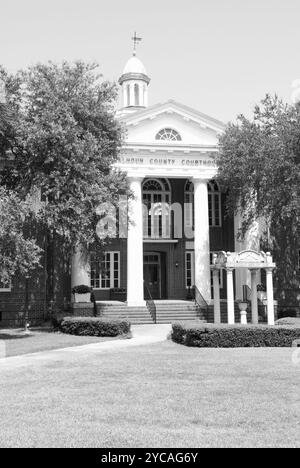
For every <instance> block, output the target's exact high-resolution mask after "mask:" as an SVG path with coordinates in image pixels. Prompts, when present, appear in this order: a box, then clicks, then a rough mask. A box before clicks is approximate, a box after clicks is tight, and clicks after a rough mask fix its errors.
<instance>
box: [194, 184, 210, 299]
mask: <svg viewBox="0 0 300 468" xmlns="http://www.w3.org/2000/svg"><path fill="white" fill-rule="evenodd" d="M193 182H194V212H195V213H194V217H195V285H196V287H197V288H198V290H199V291H200V293H201V294H202V296H203V297H204V299H205V300H206V301H207V302H209V301H210V300H211V290H210V287H211V286H210V258H209V218H208V189H207V180H202V179H194V180H193Z"/></svg>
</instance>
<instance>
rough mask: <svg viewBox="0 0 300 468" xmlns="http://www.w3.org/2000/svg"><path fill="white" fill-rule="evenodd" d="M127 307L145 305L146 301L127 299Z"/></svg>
mask: <svg viewBox="0 0 300 468" xmlns="http://www.w3.org/2000/svg"><path fill="white" fill-rule="evenodd" d="M126 305H127V307H146V301H127V302H126Z"/></svg>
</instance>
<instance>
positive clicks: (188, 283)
mask: <svg viewBox="0 0 300 468" xmlns="http://www.w3.org/2000/svg"><path fill="white" fill-rule="evenodd" d="M214 253H215V252H210V264H212V256H213V254H214ZM210 275H211V278H210V280H211V287H213V275H212V271H211V273H210ZM194 285H195V252H193V251H190V252H185V287H186V288H187V289H188V288H192V287H193V286H194ZM223 287H224V271H223V270H220V289H223ZM200 292H201V291H200Z"/></svg>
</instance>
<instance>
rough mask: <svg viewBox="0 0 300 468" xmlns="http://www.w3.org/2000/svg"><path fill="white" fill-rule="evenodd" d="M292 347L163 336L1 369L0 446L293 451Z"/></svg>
mask: <svg viewBox="0 0 300 468" xmlns="http://www.w3.org/2000/svg"><path fill="white" fill-rule="evenodd" d="M293 351H294V350H292V349H278V348H277V349H271V348H268V349H198V348H187V347H183V346H180V345H176V344H175V343H172V342H170V341H169V342H164V343H161V344H155V345H148V346H140V347H136V348H126V349H122V351H110V352H105V353H99V354H90V355H89V357H87V356H86V355H85V354H84V355H80V354H78V353H76V355H70V356H69V355H68V358H66V359H64V360H59V361H56V362H53V361H49V362H47V363H46V364H45V363H36V364H35V365H34V366H31V367H29V366H27V367H17V368H11V369H8V370H4V369H1V367H0V396H1V398H0V414H1V423H2V430H1V431H0V446H1V447H12V446H18V447H21V446H22V447H24V446H26V447H28V446H29V447H79V446H80V447H81V446H84V447H88V446H92V447H147V446H149V447H157V448H158V447H232V446H233V447H237V446H238V447H247V446H250V447H255V446H263V447H264V446H268V447H271V446H277V447H279V446H283V447H296V446H297V447H299V446H300V392H299V384H300V367H296V366H294V365H293V364H292V360H291V357H292V352H293Z"/></svg>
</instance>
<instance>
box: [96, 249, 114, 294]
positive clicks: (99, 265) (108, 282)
mask: <svg viewBox="0 0 300 468" xmlns="http://www.w3.org/2000/svg"><path fill="white" fill-rule="evenodd" d="M91 286H92V288H93V289H114V288H119V287H120V252H105V253H104V255H103V257H102V259H101V260H100V261H99V259H97V257H96V254H95V253H94V252H93V253H92V254H91Z"/></svg>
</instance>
